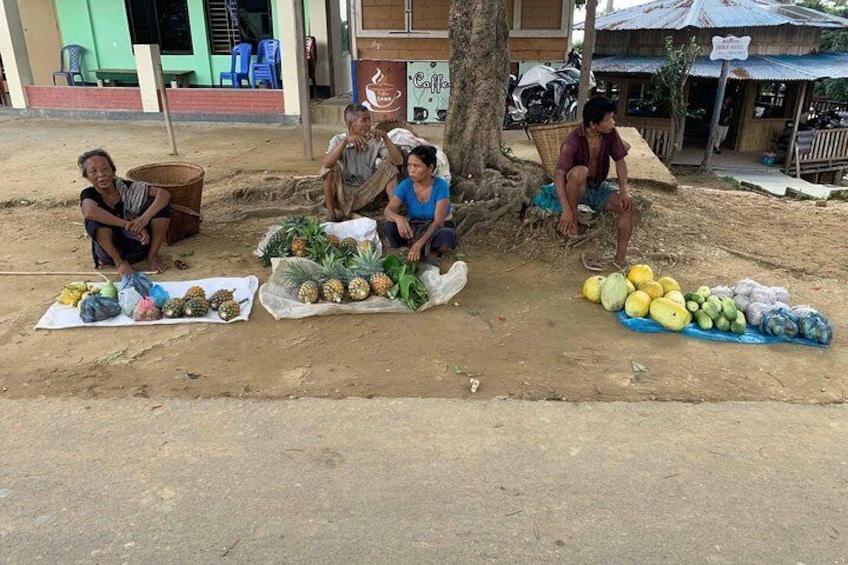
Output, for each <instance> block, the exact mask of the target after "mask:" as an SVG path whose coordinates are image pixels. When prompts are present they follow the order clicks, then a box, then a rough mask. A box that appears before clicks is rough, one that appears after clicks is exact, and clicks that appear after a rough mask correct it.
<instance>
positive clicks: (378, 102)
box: [365, 82, 401, 108]
mask: <svg viewBox="0 0 848 565" xmlns="http://www.w3.org/2000/svg"><path fill="white" fill-rule="evenodd" d="M400 95H401V92H400V90H398V88H397V87H396V86H395V85H393V84H389V83H385V82H382V83H378V84H374V83H371V84H367V85H365V97H366V98H368V102H370V103H371V106H373V107H374V108H391V107H392V105H393V104H394V103H395V100H397V99H398V98H400Z"/></svg>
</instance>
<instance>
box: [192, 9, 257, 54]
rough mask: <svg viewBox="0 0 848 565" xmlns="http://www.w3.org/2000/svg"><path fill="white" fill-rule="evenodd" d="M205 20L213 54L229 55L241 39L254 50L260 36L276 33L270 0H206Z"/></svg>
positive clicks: (241, 41)
mask: <svg viewBox="0 0 848 565" xmlns="http://www.w3.org/2000/svg"><path fill="white" fill-rule="evenodd" d="M206 24H207V26H208V29H209V47H210V49H211V51H212V53H213V54H219V55H227V54H229V53H230V51H232V49H233V47H235V46H236V45H238V44H239V43H250V44H251V45H253V50H254V52H255V51H256V44H257V43H259V41H260V40H262V39H270V38H272V37H273V36H274V35H273V32H272V29H273V26H272V24H271V2H270V0H206Z"/></svg>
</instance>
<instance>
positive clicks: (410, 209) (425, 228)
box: [384, 145, 457, 265]
mask: <svg viewBox="0 0 848 565" xmlns="http://www.w3.org/2000/svg"><path fill="white" fill-rule="evenodd" d="M406 168H407V171H408V173H409V178H406V179H404V180H403V181H401V182H400V183H399V184H398V185H397V188H395V193H394V195H393V196H392V197H391V199H390V200H389V204H388V206H386V210H385V213H384V216H385V218H386V221H385V224H384V228H385V231H386V239H387V240H388V245H389V247H393V248H397V247H409V255H408V256H407V261H408V262H410V263H412V262H415V261H420V260H421V259H424V260H426V261H427V262H428V263H430V264H432V265H438V264H439V261H440V260H441V258H442V256H443V255H445V254H449V253H450V252H451V251H452V250H454V249H456V243H457V237H456V229H455V228H456V225H455V224H454V223H453V214H452V211H451V205H450V187H449V186H448V183H447V181H445V179H443V178H441V177H437V176H436V173H435V171H436V148H435V147H432V146H430V145H418V146H416V147H414V148H413V149H412V151H410V153H409V158H408V159H407V165H406ZM402 205H403V206H405V207H406V211H407V216H408V217H407V216H404V215H403V214H402V213H401V206H402Z"/></svg>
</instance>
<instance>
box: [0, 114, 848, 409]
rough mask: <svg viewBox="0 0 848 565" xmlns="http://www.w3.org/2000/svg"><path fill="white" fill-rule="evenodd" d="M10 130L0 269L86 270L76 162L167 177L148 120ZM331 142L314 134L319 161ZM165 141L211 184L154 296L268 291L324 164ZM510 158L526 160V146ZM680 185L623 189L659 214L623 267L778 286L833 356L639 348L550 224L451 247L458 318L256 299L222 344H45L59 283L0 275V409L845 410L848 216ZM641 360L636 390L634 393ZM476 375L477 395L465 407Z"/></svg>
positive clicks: (209, 333) (206, 129)
mask: <svg viewBox="0 0 848 565" xmlns="http://www.w3.org/2000/svg"><path fill="white" fill-rule="evenodd" d="M0 128H2V129H0V131H2V135H0V164H2V169H0V171H2V172H0V202H2V207H0V217H2V218H3V221H2V222H0V241H2V246H0V271H59V270H74V271H77V270H88V269H89V268H90V266H91V263H90V256H89V244H88V241H87V240H85V239H84V237H83V236H82V235H81V234H82V222H81V217H80V214H79V209H78V205H77V196H78V194H79V191H80V190H81V189H82V188H83V187H84V186H85V183H84V182H83V181H82V180H81V179H79V178H78V176H79V175H78V173H77V171H76V169H75V159H76V156H77V155H78V154H79V153H81V152H82V151H84V150H85V149H88V148H90V147H92V146H101V145H102V146H104V147H105V148H107V149H108V150H109V151H110V152H111V153H112V154H113V157H115V159H116V160H117V162H118V166H119V173H120V172H122V171H125V170H126V169H127V168H130V167H132V166H135V165H139V164H144V163H150V162H156V161H163V160H171V159H173V157H170V156H168V155H167V138H166V137H165V133H164V131H163V128H162V126H161V125H160V124H156V123H119V122H88V121H78V122H77V121H60V120H33V119H29V120H24V119H18V118H9V117H0ZM332 133H334V132H333V131H332V129H327V130H316V134H315V139H314V147H315V153H316V155H320V154H322V153H323V148H324V147H325V146H326V143H327V139H329V136H330V135H331V134H332ZM419 133H421V134H423V135H425V136H426V137H429V138H431V139H432V138H438V137H439V136H440V132H439V131H436V130H428V129H426V128H425V129H424V130H423V131H419ZM521 135H523V134H521ZM177 140H178V144H179V148H180V152H181V155H180V158H183V159H186V160H190V161H193V162H196V163H199V164H201V165H203V166H204V167H206V168H207V171H208V173H207V178H206V184H205V187H204V209H203V214H204V221H203V226H202V231H201V233H200V234H199V235H198V236H195V237H192V238H189V239H186V240H183V241H181V242H179V243H178V244H176V245H175V246H173V247H170V248H166V249H165V254H166V256H167V257H170V258H171V259H173V258H181V259H183V260H185V261H186V262H188V263H189V265H190V269H188V270H186V271H176V270H171V271H169V272H168V273H166V274H165V275H162V276H160V277H158V279H157V280H188V279H197V278H204V277H209V276H243V275H248V274H256V275H258V276H259V278H260V281H261V282H264V281H265V280H267V278H268V276H269V274H270V271H269V269H266V268H264V267H262V266H261V265H260V264H259V262H258V261H257V260H256V258H255V257H253V256H252V254H251V251H252V250H253V248H254V247H255V246H256V243H257V241H258V239H259V237H260V236H261V234H262V233H264V232H265V230H266V229H267V228H268V226H269V225H272V224H273V223H275V222H276V221H278V220H279V218H280V216H279V208H278V204H279V198H280V195H281V194H282V193H283V191H284V190H285V188H286V187H287V186H289V183H290V177H292V176H300V175H307V174H311V173H314V171H315V170H316V168H317V164H316V163H315V162H309V161H307V160H304V159H303V158H302V154H301V151H302V139H301V137H300V135H299V132H298V130H296V129H295V128H290V127H281V126H265V125H219V124H180V125H178V128H177ZM513 142H514V143H515V144H516V146H517V147H519V146H520V147H519V150H516V153H518V154H519V155H521V154H522V151H523V152H525V153H526V151H527V144H526V142H524V143H523V144H522V142H521V141H520V137H511V138H508V139H507V143H513ZM530 147H531V148H532V146H530ZM678 179H679V180H680V182H681V187H680V189H679V190H678V192H677V193H670V192H667V191H662V190H657V189H654V188H651V187H649V186H647V185H640V184H636V185H635V186H634V189H633V190H634V192H635V193H637V194H639V195H641V196H643V197H645V198H647V199H649V200H650V201H651V203H652V205H651V207H650V209H649V210H648V211H647V212H646V213H645V214H644V217H643V219H642V221H641V223H640V225H639V227H638V229H637V232H636V234H635V235H634V239H633V242H632V245H631V250H632V251H631V260H640V261H644V262H647V263H649V264H651V265H652V266H654V268H655V270H657V271H660V272H662V273H663V274H671V275H673V276H675V277H676V278H677V279H678V280H679V281H680V282H681V284H683V285H684V287H686V288H694V287H696V286H698V285H701V284H709V285H714V284H722V283H724V284H732V283H733V282H735V281H736V280H738V279H740V278H745V277H750V278H754V279H757V280H759V281H760V282H763V283H768V284H772V285H782V286H786V287H788V288H789V289H790V291H791V292H792V295H793V302H795V303H809V304H812V305H814V306H816V307H817V308H819V309H821V310H822V311H823V312H825V313H826V314H827V315H828V316H830V317H831V319H832V320H833V322H834V326H835V336H836V339H835V341H834V343H833V344H832V346H831V347H830V348H829V349H818V348H812V347H804V346H798V345H789V344H780V345H771V346H751V345H747V346H746V345H737V344H727V343H716V342H706V341H700V340H695V339H690V338H686V337H683V336H679V335H671V334H668V335H650V334H638V333H633V332H630V331H628V330H626V329H625V328H623V327H622V326H620V325H619V324H618V322H617V321H616V320H615V318H614V317H613V316H612V315H610V314H607V313H605V312H603V310H602V309H601V308H600V307H599V306H595V305H592V304H589V303H588V302H586V301H585V300H583V299H582V298H580V296H579V293H580V288H581V285H582V282H583V280H584V279H585V278H586V276H587V275H588V274H589V273H587V272H586V271H585V270H584V269H583V267H582V265H581V263H580V253H581V252H585V253H602V254H606V256H607V257H611V253H610V250H611V243H612V241H611V240H609V238H604V239H602V240H597V241H592V242H590V243H589V244H587V245H586V246H584V247H580V248H578V249H576V250H571V251H569V250H567V249H566V248H564V247H562V245H561V243H560V242H559V241H558V240H557V239H556V238H555V237H554V236H553V234H552V232H550V231H545V229H544V228H543V229H542V230H541V231H540V232H539V233H536V234H535V235H534V236H533V237H531V238H528V237H526V236H525V234H526V232H522V233H521V234H520V235H518V236H516V234H517V232H518V228H519V223H518V222H517V220H515V219H512V218H510V219H507V220H504V221H502V222H500V223H499V224H497V225H495V226H494V227H492V228H491V229H486V230H476V231H474V232H472V234H471V235H469V236H468V237H466V238H465V239H464V240H463V241H462V253H463V254H464V257H465V260H466V261H467V262H468V264H469V282H468V286H467V287H466V288H465V289H464V290H463V291H462V292H461V293H460V294H459V295H458V296H457V297H456V299H455V301H454V303H453V304H452V305H446V306H441V307H438V308H434V309H431V310H429V311H426V312H424V313H421V314H418V315H371V316H338V317H327V318H314V319H306V320H300V321H276V320H274V319H273V318H272V317H271V315H270V314H268V313H267V312H266V311H265V310H264V309H263V308H262V307H261V305H259V304H258V302H257V303H256V306H255V308H254V310H253V313H252V315H251V318H250V321H249V322H247V323H236V324H230V325H226V326H224V325H203V324H187V325H176V326H149V327H143V328H117V329H115V330H105V329H96V328H81V329H73V330H62V331H43V330H38V331H36V330H34V329H33V327H34V325H35V323H36V322H37V321H38V319H39V318H40V317H41V315H42V314H43V313H44V311H45V310H46V309H47V307H48V306H49V305H50V303H51V302H52V300H53V299H54V297H55V295H56V294H57V293H58V291H59V289H60V288H61V287H62V285H63V284H64V283H66V282H69V281H68V280H67V277H49V276H27V277H20V276H0V359H2V370H0V390H1V391H2V392H1V393H0V394H2V396H3V397H7V398H22V397H39V396H49V397H68V396H81V397H107V398H108V397H124V396H131V395H132V396H149V397H151V398H168V397H184V398H195V397H203V398H208V397H221V396H230V397H250V398H269V399H270V398H290V397H301V396H316V397H345V396H362V397H374V396H377V397H448V398H454V397H458V398H472V397H474V398H518V399H563V400H643V399H657V400H685V401H702V400H703V401H719V400H765V399H769V400H782V401H791V402H802V403H841V402H844V399H845V392H846V390H848V377H846V376H845V373H844V371H843V370H839V367H843V368H844V367H845V366H846V363H848V354H846V350H845V343H846V337H845V331H846V323H845V320H846V319H847V318H848V302H846V301H845V300H844V298H842V299H840V298H839V297H840V296H844V293H845V292H846V286H845V282H844V281H845V280H848V244H846V240H845V233H846V231H845V224H846V220H848V204H846V203H842V202H829V203H828V205H827V207H818V206H816V205H815V203H814V202H809V201H793V200H788V199H777V198H773V197H768V196H763V195H760V194H755V193H751V192H740V191H735V190H732V187H730V186H728V185H726V184H725V183H723V182H722V181H720V180H714V181H704V180H702V179H695V178H689V177H688V176H679V177H678ZM234 220H237V221H234ZM633 361H636V362H638V363H640V364H642V365H644V366H646V367H647V369H648V370H647V372H646V373H641V374H638V375H635V374H634V371H633V369H632V362H633ZM472 376H473V377H475V378H478V379H479V380H480V381H481V386H480V389H479V391H478V392H477V393H476V394H474V395H472V393H471V392H470V391H469V386H468V383H469V378H470V377H472Z"/></svg>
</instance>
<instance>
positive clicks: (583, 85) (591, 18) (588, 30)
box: [577, 0, 598, 122]
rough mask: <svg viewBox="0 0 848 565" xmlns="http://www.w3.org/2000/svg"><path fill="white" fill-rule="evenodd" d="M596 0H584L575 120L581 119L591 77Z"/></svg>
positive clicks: (587, 97)
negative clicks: (584, 12)
mask: <svg viewBox="0 0 848 565" xmlns="http://www.w3.org/2000/svg"><path fill="white" fill-rule="evenodd" d="M597 10H598V0H586V22H585V23H584V24H583V63H582V65H581V66H580V86H579V87H578V90H577V120H578V121H581V122H582V121H583V106H585V105H586V101H587V100H589V90H590V89H591V81H590V79H591V77H592V55H593V54H594V53H595V13H596V12H597Z"/></svg>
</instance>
